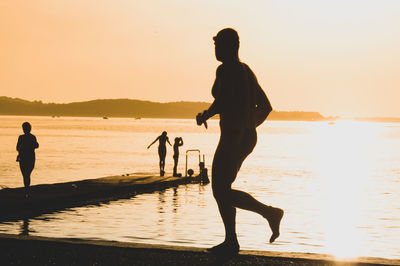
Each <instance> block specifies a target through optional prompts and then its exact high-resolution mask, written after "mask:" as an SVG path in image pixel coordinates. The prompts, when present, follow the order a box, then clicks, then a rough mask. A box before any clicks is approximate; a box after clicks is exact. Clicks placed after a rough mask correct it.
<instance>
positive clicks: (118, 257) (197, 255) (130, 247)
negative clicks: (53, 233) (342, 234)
mask: <svg viewBox="0 0 400 266" xmlns="http://www.w3.org/2000/svg"><path fill="white" fill-rule="evenodd" d="M0 249H1V250H2V251H3V252H2V262H3V263H4V264H3V265H11V264H12V265H27V264H30V265H50V264H51V265H82V264H83V265H400V260H392V259H384V258H364V257H363V258H357V259H349V260H336V259H335V257H334V256H331V255H324V254H311V253H291V252H271V251H246V250H243V251H240V253H239V255H237V256H234V257H231V258H218V257H216V256H215V255H213V254H210V253H207V252H206V250H205V249H202V248H195V247H181V246H167V245H152V244H139V243H128V242H117V241H100V240H84V239H68V238H49V237H39V236H27V235H12V234H2V233H1V234H0Z"/></svg>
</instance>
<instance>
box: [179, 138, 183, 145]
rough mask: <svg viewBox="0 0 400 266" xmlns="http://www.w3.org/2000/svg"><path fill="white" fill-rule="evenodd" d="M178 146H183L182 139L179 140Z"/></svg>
mask: <svg viewBox="0 0 400 266" xmlns="http://www.w3.org/2000/svg"><path fill="white" fill-rule="evenodd" d="M179 146H183V139H182V138H180V139H179Z"/></svg>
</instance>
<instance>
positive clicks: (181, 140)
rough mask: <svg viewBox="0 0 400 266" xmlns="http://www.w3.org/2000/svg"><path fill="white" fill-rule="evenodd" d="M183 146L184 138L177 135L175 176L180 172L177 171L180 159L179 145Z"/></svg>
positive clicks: (175, 143)
mask: <svg viewBox="0 0 400 266" xmlns="http://www.w3.org/2000/svg"><path fill="white" fill-rule="evenodd" d="M180 146H183V139H182V138H181V137H177V138H175V142H174V156H173V158H174V173H173V176H176V177H178V176H179V175H180V174H178V172H177V168H178V160H179V147H180Z"/></svg>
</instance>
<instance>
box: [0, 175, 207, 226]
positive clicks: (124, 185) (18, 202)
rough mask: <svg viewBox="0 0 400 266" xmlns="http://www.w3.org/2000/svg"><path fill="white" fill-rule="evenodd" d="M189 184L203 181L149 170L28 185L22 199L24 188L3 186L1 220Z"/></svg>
mask: <svg viewBox="0 0 400 266" xmlns="http://www.w3.org/2000/svg"><path fill="white" fill-rule="evenodd" d="M189 183H202V179H201V177H200V176H193V177H189V176H186V177H173V176H165V177H160V176H157V175H155V174H152V173H134V174H125V175H117V176H109V177H103V178H97V179H86V180H81V181H75V182H66V183H57V184H44V185H36V186H31V189H30V197H29V198H25V189H24V188H23V187H21V188H6V189H2V190H0V222H6V221H15V220H20V219H24V218H32V217H35V216H38V215H41V214H43V213H50V212H54V211H59V210H62V209H65V208H71V207H78V206H84V205H90V204H100V203H104V202H108V201H111V200H118V199H122V198H130V197H133V196H135V195H136V194H140V193H151V192H154V191H158V190H163V189H166V188H169V187H176V186H178V185H182V184H189Z"/></svg>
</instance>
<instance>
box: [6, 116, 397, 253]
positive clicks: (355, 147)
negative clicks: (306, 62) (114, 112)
mask: <svg viewBox="0 0 400 266" xmlns="http://www.w3.org/2000/svg"><path fill="white" fill-rule="evenodd" d="M24 121H29V122H30V123H31V124H32V133H33V134H35V135H36V137H37V139H38V142H39V144H40V147H39V149H38V150H37V151H36V156H37V161H36V167H35V170H34V171H33V173H32V184H33V185H35V184H44V183H58V182H66V181H73V180H82V179H88V178H98V177H104V176H110V175H118V174H126V173H133V172H153V173H157V172H158V155H157V143H156V144H154V145H153V146H152V147H151V148H150V149H146V147H147V146H148V145H149V144H150V143H151V142H152V141H153V140H154V139H155V138H156V137H157V136H159V135H160V134H161V132H162V131H164V130H165V131H167V132H168V136H169V140H170V142H171V144H173V140H174V138H175V137H182V138H183V141H184V146H182V147H181V148H180V150H181V157H180V161H179V172H181V173H183V172H184V171H185V151H186V150H188V149H200V151H201V154H202V155H203V154H204V155H205V160H206V167H207V168H208V169H209V173H210V169H211V163H212V156H213V153H214V151H215V147H216V145H217V143H218V139H219V128H218V121H216V120H213V121H210V123H209V129H208V130H206V129H205V128H204V127H198V126H196V124H195V121H194V120H184V119H134V118H109V119H103V118H72V117H54V118H53V117H20V116H0V151H1V152H0V185H1V186H2V187H20V186H23V181H22V176H21V174H20V172H19V167H18V163H17V162H15V159H16V155H17V153H16V150H15V146H16V141H17V139H18V135H19V134H22V130H21V124H22V123H23V122H24ZM257 131H258V143H257V146H256V148H255V149H254V151H253V153H252V154H251V155H250V156H249V157H248V158H247V159H246V161H245V162H244V164H243V166H242V169H241V170H240V172H239V174H238V177H237V180H236V182H235V183H234V187H235V188H236V189H241V190H244V191H247V192H249V193H250V194H251V195H253V196H254V197H255V198H257V199H258V200H260V201H262V202H264V203H266V204H268V205H273V206H277V207H280V208H282V209H284V210H285V216H284V218H283V220H282V225H281V236H280V237H279V238H278V239H277V241H276V242H275V243H274V244H269V243H268V239H269V236H270V231H269V228H268V224H267V222H266V221H265V219H263V218H262V217H260V216H258V215H257V214H254V213H251V212H246V211H243V210H238V212H237V218H236V220H237V233H238V238H239V241H240V245H241V248H242V249H247V250H269V251H286V252H309V253H322V254H332V255H335V256H337V257H338V258H351V257H359V256H368V257H384V258H393V259H400V247H399V245H398V243H400V193H399V191H400V124H396V123H373V122H357V121H351V120H343V121H335V122H334V123H329V122H279V121H267V122H265V123H264V124H263V125H262V126H260V127H259V128H258V130H257ZM172 153H173V151H172V147H169V145H168V144H167V158H166V172H167V174H171V173H172V167H173V159H172ZM188 164H189V165H188V168H193V169H194V170H197V169H198V157H197V154H195V153H193V154H192V153H190V154H189V156H188ZM0 232H4V233H12V234H29V235H35V236H47V237H63V238H65V237H67V238H83V239H101V240H115V241H125V242H138V243H152V244H167V245H181V246H196V247H210V246H212V245H214V244H218V243H219V242H221V241H222V240H223V237H224V235H223V233H224V230H223V225H222V222H221V220H220V217H219V214H218V210H217V207H216V204H215V201H214V199H213V197H212V192H211V186H210V185H207V186H201V185H198V184H190V185H185V186H179V187H177V188H170V189H166V190H163V191H158V192H154V193H151V194H141V195H136V196H135V197H132V198H130V199H123V200H118V201H112V202H109V203H107V204H100V205H95V206H85V207H79V208H69V209H66V210H63V211H59V212H56V213H52V214H45V215H41V216H39V217H36V218H33V219H29V220H24V221H22V220H21V221H18V222H11V223H3V224H0Z"/></svg>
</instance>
